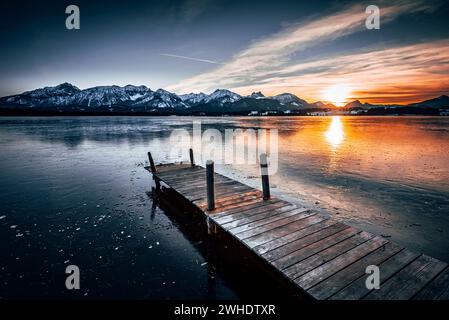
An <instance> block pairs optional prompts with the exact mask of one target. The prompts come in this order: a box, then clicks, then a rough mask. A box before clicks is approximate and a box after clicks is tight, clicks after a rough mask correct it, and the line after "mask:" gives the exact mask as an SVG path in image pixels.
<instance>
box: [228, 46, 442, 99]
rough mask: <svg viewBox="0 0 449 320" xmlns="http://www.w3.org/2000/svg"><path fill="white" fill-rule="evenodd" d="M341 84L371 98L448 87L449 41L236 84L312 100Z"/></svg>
mask: <svg viewBox="0 0 449 320" xmlns="http://www.w3.org/2000/svg"><path fill="white" fill-rule="evenodd" d="M336 83H339V84H344V85H345V86H347V87H349V88H350V89H351V91H352V94H353V96H352V97H349V98H350V99H355V98H358V99H362V100H364V101H367V102H373V103H383V102H385V101H388V102H391V103H407V102H415V101H416V100H420V99H425V98H428V97H429V96H437V95H441V94H447V93H448V92H449V40H442V41H434V42H429V43H422V44H414V45H407V46H401V47H395V48H377V50H371V51H368V52H363V53H354V54H348V55H344V56H337V57H333V58H328V59H321V60H318V61H313V62H307V63H298V64H295V65H291V66H287V67H285V68H281V69H279V70H278V71H277V72H276V73H275V74H274V75H273V76H271V77H267V78H264V79H261V80H259V81H257V83H254V84H251V85H248V86H240V87H236V88H233V90H236V91H238V92H240V93H242V94H245V93H250V92H252V91H254V90H256V89H257V90H262V91H264V92H265V93H267V94H273V93H277V92H278V91H279V89H290V91H293V92H294V93H297V94H298V95H301V96H302V97H304V98H306V99H310V100H319V99H321V98H320V97H322V96H323V91H324V90H326V89H327V88H328V87H330V86H332V85H334V84H336Z"/></svg>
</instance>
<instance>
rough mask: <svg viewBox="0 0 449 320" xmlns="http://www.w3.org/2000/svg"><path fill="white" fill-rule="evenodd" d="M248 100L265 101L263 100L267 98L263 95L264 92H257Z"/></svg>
mask: <svg viewBox="0 0 449 320" xmlns="http://www.w3.org/2000/svg"><path fill="white" fill-rule="evenodd" d="M248 98H253V99H263V98H265V96H264V95H263V93H262V92H260V91H257V92H253V93H251V94H250V95H249V96H248Z"/></svg>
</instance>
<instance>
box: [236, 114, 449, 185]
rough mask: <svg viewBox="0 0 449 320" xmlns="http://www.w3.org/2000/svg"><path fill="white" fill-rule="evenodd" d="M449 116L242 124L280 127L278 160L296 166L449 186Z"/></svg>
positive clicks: (273, 120)
mask: <svg viewBox="0 0 449 320" xmlns="http://www.w3.org/2000/svg"><path fill="white" fill-rule="evenodd" d="M448 120H449V119H446V118H441V117H440V118H432V117H425V118H421V117H361V116H360V117H345V116H334V117H296V118H295V117H285V118H284V117H281V118H266V119H265V118H263V119H257V122H255V123H251V124H248V123H247V122H246V123H245V122H243V123H244V126H246V127H251V126H255V125H257V126H258V127H262V128H278V129H279V161H280V163H281V164H282V165H287V166H289V167H290V166H291V167H294V168H296V169H297V170H304V169H308V170H311V169H313V170H318V171H320V172H322V173H325V174H329V173H332V174H333V173H338V174H346V175H348V174H349V175H357V176H361V177H364V178H369V179H376V180H381V181H397V182H400V183H401V184H406V185H416V184H419V185H421V186H423V185H427V186H432V187H437V188H439V189H445V190H447V189H448V188H449V170H448V163H449V147H448V146H449V139H448V137H449V129H448V128H449V121H448ZM246 121H247V120H246ZM281 170H282V168H281Z"/></svg>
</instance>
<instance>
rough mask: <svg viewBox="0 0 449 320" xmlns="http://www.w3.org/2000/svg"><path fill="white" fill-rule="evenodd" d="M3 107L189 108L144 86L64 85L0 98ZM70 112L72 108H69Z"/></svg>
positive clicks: (173, 95)
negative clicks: (79, 86) (82, 88)
mask: <svg viewBox="0 0 449 320" xmlns="http://www.w3.org/2000/svg"><path fill="white" fill-rule="evenodd" d="M0 103H1V104H2V105H7V106H15V107H42V108H53V109H54V108H56V109H61V108H64V107H68V106H71V107H73V106H76V107H82V108H83V110H85V109H86V108H87V109H95V108H100V107H109V108H111V107H113V106H115V107H117V106H123V107H125V106H126V107H131V108H133V109H137V110H140V109H142V108H144V109H148V108H150V109H151V108H156V109H158V108H173V109H179V108H188V107H189V105H188V104H186V103H184V102H183V101H182V100H181V98H180V97H178V96H177V95H175V94H173V93H171V92H168V91H165V90H163V89H159V90H157V91H152V90H151V89H149V88H147V87H146V86H133V85H127V86H124V87H119V86H99V87H93V88H88V89H84V90H80V89H79V88H77V87H75V86H73V85H71V84H69V83H63V84H60V85H58V86H55V87H45V88H42V89H37V90H33V91H27V92H24V93H23V94H19V95H15V96H9V97H4V98H1V99H0ZM72 109H73V108H72Z"/></svg>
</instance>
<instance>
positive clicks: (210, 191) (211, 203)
mask: <svg viewBox="0 0 449 320" xmlns="http://www.w3.org/2000/svg"><path fill="white" fill-rule="evenodd" d="M206 190H207V210H209V211H211V210H214V209H215V183H214V162H213V161H212V160H207V161H206Z"/></svg>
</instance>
